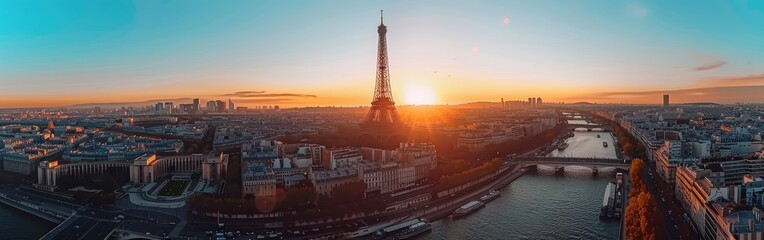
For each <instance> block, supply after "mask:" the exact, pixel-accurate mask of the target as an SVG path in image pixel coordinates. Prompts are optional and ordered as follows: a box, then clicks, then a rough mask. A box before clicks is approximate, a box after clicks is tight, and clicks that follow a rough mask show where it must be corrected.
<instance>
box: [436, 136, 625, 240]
mask: <svg viewBox="0 0 764 240" xmlns="http://www.w3.org/2000/svg"><path fill="white" fill-rule="evenodd" d="M597 134H599V135H600V137H599V138H597ZM603 141H606V142H607V143H608V147H607V148H606V147H603V146H602V142H603ZM567 142H568V144H570V146H569V147H568V148H567V149H565V150H564V151H560V152H558V151H557V150H555V151H554V152H552V153H551V155H553V156H558V155H564V156H576V157H608V158H614V157H615V156H616V155H615V150H614V148H613V138H612V136H611V135H610V133H607V132H581V131H577V132H575V136H574V137H572V138H569V139H568V140H567ZM614 177H615V171H614V170H606V169H601V170H600V173H599V176H598V177H594V176H592V174H591V170H589V169H587V168H583V167H568V168H566V169H565V175H564V176H556V175H554V170H553V169H552V168H551V167H544V166H541V167H539V170H538V172H537V173H533V172H530V173H528V174H526V175H524V176H522V177H520V178H519V179H517V180H515V181H514V182H513V183H512V184H510V185H509V186H507V187H505V188H504V189H501V192H502V193H501V197H499V198H498V199H496V200H494V201H492V202H490V203H488V204H487V205H486V207H485V208H483V209H481V210H479V211H477V212H475V213H473V214H472V215H470V216H467V217H466V218H462V219H456V220H452V219H448V218H446V219H442V220H439V221H437V222H435V223H433V229H432V230H433V231H432V233H429V234H428V235H425V236H423V237H422V239H617V238H618V225H619V223H618V222H617V221H606V222H603V221H600V219H599V210H600V207H601V206H602V195H603V193H604V191H605V186H606V185H607V183H608V182H611V181H613V178H614Z"/></svg>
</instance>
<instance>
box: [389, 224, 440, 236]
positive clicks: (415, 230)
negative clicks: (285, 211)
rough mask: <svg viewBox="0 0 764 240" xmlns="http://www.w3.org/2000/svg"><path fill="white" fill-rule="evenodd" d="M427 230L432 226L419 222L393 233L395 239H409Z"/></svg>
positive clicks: (430, 229)
mask: <svg viewBox="0 0 764 240" xmlns="http://www.w3.org/2000/svg"><path fill="white" fill-rule="evenodd" d="M429 231H432V226H431V225H430V224H429V223H426V222H419V223H416V224H414V225H411V226H409V227H408V228H406V229H404V230H403V231H401V232H399V233H398V234H395V239H409V238H412V237H414V236H417V235H419V234H422V233H426V232H429Z"/></svg>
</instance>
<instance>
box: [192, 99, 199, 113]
mask: <svg viewBox="0 0 764 240" xmlns="http://www.w3.org/2000/svg"><path fill="white" fill-rule="evenodd" d="M193 110H194V113H198V112H199V99H198V98H194V109H193Z"/></svg>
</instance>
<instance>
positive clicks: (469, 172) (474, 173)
mask: <svg viewBox="0 0 764 240" xmlns="http://www.w3.org/2000/svg"><path fill="white" fill-rule="evenodd" d="M501 164H502V161H501V160H500V159H498V158H494V159H492V160H490V161H488V162H485V163H483V164H482V165H480V166H478V167H474V168H469V169H466V170H463V171H460V172H458V173H453V174H449V175H444V176H441V177H440V179H439V180H438V184H437V185H435V192H440V191H444V190H448V189H451V188H453V187H457V186H459V185H462V184H465V183H468V182H470V181H473V180H477V179H479V178H481V177H483V176H487V175H490V174H493V173H495V172H496V171H497V170H499V168H500V167H501Z"/></svg>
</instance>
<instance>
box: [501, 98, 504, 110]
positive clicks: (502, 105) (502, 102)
mask: <svg viewBox="0 0 764 240" xmlns="http://www.w3.org/2000/svg"><path fill="white" fill-rule="evenodd" d="M501 108H504V98H501Z"/></svg>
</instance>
